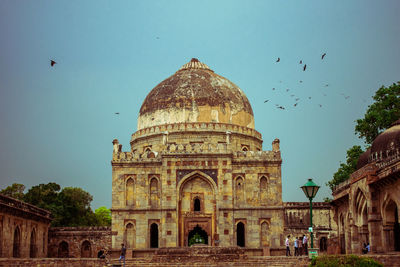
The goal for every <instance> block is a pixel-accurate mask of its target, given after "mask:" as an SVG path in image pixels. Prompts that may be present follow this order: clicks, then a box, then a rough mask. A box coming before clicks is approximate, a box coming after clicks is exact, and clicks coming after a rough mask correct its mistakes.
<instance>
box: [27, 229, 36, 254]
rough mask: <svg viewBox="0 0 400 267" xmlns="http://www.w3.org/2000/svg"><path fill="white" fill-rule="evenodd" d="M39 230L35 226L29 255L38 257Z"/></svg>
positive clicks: (30, 241) (31, 236)
mask: <svg viewBox="0 0 400 267" xmlns="http://www.w3.org/2000/svg"><path fill="white" fill-rule="evenodd" d="M36 233H37V231H36V228H35V227H33V228H32V231H31V235H30V240H29V257H30V258H36V257H37V234H36Z"/></svg>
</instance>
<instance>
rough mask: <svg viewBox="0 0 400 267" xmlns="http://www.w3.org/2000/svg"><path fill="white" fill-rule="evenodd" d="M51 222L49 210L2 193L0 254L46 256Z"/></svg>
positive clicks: (0, 202) (6, 255)
mask: <svg viewBox="0 0 400 267" xmlns="http://www.w3.org/2000/svg"><path fill="white" fill-rule="evenodd" d="M50 222H51V218H50V212H48V211H46V210H43V209H40V208H37V207H35V206H33V205H30V204H27V203H24V202H22V201H19V200H16V199H13V198H10V197H7V196H4V195H0V257H4V258H8V257H17V258H29V257H32V258H36V257H45V256H46V255H47V232H48V228H49V225H50Z"/></svg>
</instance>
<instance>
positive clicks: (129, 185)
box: [125, 178, 136, 207]
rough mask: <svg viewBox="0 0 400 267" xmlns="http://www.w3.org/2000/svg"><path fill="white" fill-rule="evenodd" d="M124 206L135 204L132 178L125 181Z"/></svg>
mask: <svg viewBox="0 0 400 267" xmlns="http://www.w3.org/2000/svg"><path fill="white" fill-rule="evenodd" d="M125 188H126V189H125V190H126V194H125V195H126V205H127V206H130V207H132V206H134V205H135V202H136V196H135V180H133V179H132V178H129V179H128V180H126V187H125Z"/></svg>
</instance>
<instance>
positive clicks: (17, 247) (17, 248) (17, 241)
mask: <svg viewBox="0 0 400 267" xmlns="http://www.w3.org/2000/svg"><path fill="white" fill-rule="evenodd" d="M13 257H14V258H19V257H21V231H20V230H19V227H18V226H17V227H15V230H14V241H13Z"/></svg>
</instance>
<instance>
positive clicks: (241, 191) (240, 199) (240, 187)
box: [235, 176, 244, 203]
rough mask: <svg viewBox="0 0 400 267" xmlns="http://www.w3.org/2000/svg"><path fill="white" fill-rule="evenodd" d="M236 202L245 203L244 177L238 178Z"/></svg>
mask: <svg viewBox="0 0 400 267" xmlns="http://www.w3.org/2000/svg"><path fill="white" fill-rule="evenodd" d="M235 191H236V192H235V193H236V202H237V203H242V202H243V201H244V181H243V178H242V177H240V176H239V177H238V178H236V183H235Z"/></svg>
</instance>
